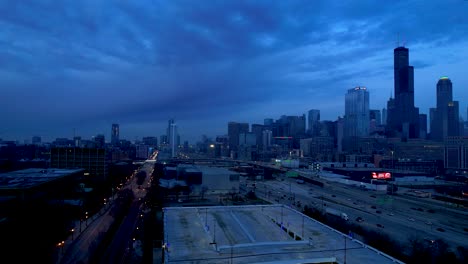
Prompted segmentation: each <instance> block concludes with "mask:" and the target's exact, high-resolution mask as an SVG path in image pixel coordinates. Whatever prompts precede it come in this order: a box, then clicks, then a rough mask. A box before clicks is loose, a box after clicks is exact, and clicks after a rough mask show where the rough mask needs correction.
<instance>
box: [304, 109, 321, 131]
mask: <svg viewBox="0 0 468 264" xmlns="http://www.w3.org/2000/svg"><path fill="white" fill-rule="evenodd" d="M307 123H308V126H309V127H308V134H309V135H311V136H313V137H315V136H318V135H319V133H320V131H319V130H320V110H317V109H311V110H309V116H308V117H307Z"/></svg>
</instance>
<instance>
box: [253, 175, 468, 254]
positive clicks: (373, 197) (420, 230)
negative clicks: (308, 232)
mask: <svg viewBox="0 0 468 264" xmlns="http://www.w3.org/2000/svg"><path fill="white" fill-rule="evenodd" d="M282 179H283V180H282V181H281V180H271V181H257V182H255V186H256V193H257V195H258V196H259V197H261V198H263V199H265V200H268V201H269V202H272V203H283V204H287V205H290V206H293V207H295V208H296V209H298V210H300V209H301V208H298V207H297V206H296V205H297V201H299V202H300V204H301V206H304V205H307V206H309V207H315V208H317V209H319V210H322V211H323V210H324V208H325V207H327V206H328V207H331V208H335V209H338V210H341V211H343V212H345V213H347V214H348V216H349V217H350V221H353V222H354V223H355V224H359V225H361V226H363V227H368V228H370V229H373V230H375V231H378V232H385V233H387V234H388V235H389V236H390V237H391V238H393V239H395V240H397V241H399V242H402V243H407V242H408V239H409V238H412V237H418V238H422V239H424V238H427V239H439V238H441V239H443V240H445V241H446V242H447V243H448V244H449V245H450V246H451V247H453V248H456V247H457V246H464V247H468V240H467V232H466V231H465V230H468V212H467V211H466V210H465V211H461V210H455V209H452V208H448V207H447V206H445V205H444V204H443V203H439V202H438V201H433V200H430V199H428V198H417V197H411V196H405V195H395V196H390V195H387V194H386V193H382V192H376V191H369V190H362V189H360V188H358V187H354V186H349V185H344V184H340V183H335V182H333V183H332V182H330V183H326V184H325V187H324V188H321V187H319V186H316V185H312V184H308V183H304V184H298V183H297V182H296V181H295V179H289V178H282ZM244 184H247V186H249V188H252V187H251V186H252V184H253V181H247V182H246V183H244ZM291 197H292V198H291ZM322 201H323V203H322ZM357 217H361V218H362V219H364V221H362V222H357V221H356V218H357ZM377 224H380V225H382V226H383V227H378V226H377ZM438 228H441V229H439V230H441V231H438Z"/></svg>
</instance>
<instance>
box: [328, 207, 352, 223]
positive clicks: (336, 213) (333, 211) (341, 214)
mask: <svg viewBox="0 0 468 264" xmlns="http://www.w3.org/2000/svg"><path fill="white" fill-rule="evenodd" d="M325 212H326V213H327V214H330V215H334V216H338V217H340V218H341V219H343V220H345V221H348V220H349V217H348V215H347V214H346V213H344V212H341V211H339V210H336V209H333V208H330V207H328V208H327V209H325Z"/></svg>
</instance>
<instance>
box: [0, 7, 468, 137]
mask: <svg viewBox="0 0 468 264" xmlns="http://www.w3.org/2000/svg"><path fill="white" fill-rule="evenodd" d="M467 14H468V1H466V0H447V1H440V0H434V1H427V0H422V1H356V0H350V1H345V0H339V1H238V0H236V1H234V0H233V1H214V0H190V1H172V0H171V1H154V0H147V1H130V0H115V1H100V0H89V1H85V0H80V1H75V0H69V1H66V0H64V1H55V0H48V1H46V0H44V1H17V0H12V1H7V0H3V1H0V91H1V93H0V138H2V139H18V140H21V141H22V140H24V139H30V138H31V136H33V135H40V136H42V137H43V139H45V140H51V139H54V138H56V137H70V138H71V137H72V136H73V131H75V133H76V135H81V136H82V137H84V138H90V137H91V136H93V135H96V134H98V133H104V134H105V135H106V138H107V140H109V139H110V128H111V124H112V123H119V124H120V127H121V137H122V138H126V139H130V140H134V139H136V138H141V137H143V136H150V135H157V136H159V135H161V134H163V133H164V131H165V127H166V126H167V120H168V119H169V118H174V119H176V122H177V124H178V126H179V131H180V134H181V136H182V138H183V140H184V139H188V140H190V141H191V142H193V141H195V140H197V139H199V137H200V135H201V134H206V135H209V136H215V135H219V134H225V133H227V122H228V121H243V122H249V123H262V122H263V119H264V118H268V117H271V118H279V116H280V115H282V114H286V115H300V114H303V113H306V111H307V110H309V109H320V110H321V115H322V119H328V120H335V119H336V118H337V116H340V115H343V112H344V94H345V92H346V90H347V89H349V88H352V87H354V86H357V85H362V86H366V87H368V89H369V91H370V96H371V108H377V109H381V108H383V107H384V106H385V105H386V100H387V99H388V98H389V96H390V94H391V92H392V90H393V49H394V48H395V47H396V45H397V42H398V39H400V44H401V43H404V44H405V46H406V47H408V48H409V49H410V64H412V65H413V66H414V67H415V90H416V105H417V106H418V107H420V112H423V113H428V109H429V107H432V106H434V105H435V85H436V83H437V80H438V78H439V77H440V76H442V75H446V76H449V77H450V79H451V80H452V82H453V85H454V97H455V99H456V100H458V101H460V112H461V116H462V117H463V118H466V111H467V110H466V109H467V103H468V74H467V73H468V71H467V68H468V15H467ZM398 36H400V37H398Z"/></svg>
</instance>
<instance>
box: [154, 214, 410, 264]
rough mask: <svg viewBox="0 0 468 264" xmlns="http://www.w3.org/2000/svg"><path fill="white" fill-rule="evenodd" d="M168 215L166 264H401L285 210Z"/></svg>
mask: <svg viewBox="0 0 468 264" xmlns="http://www.w3.org/2000/svg"><path fill="white" fill-rule="evenodd" d="M163 212H164V243H165V244H164V245H165V248H166V250H165V260H166V261H167V263H228V262H229V263H232V262H230V260H231V259H232V260H233V261H234V262H235V263H263V264H265V263H325V262H327V263H332V262H337V263H345V262H346V263H379V264H380V263H402V262H400V261H398V260H396V259H394V258H392V257H390V256H388V255H386V254H384V253H382V252H380V251H378V250H376V249H374V248H372V247H370V246H367V245H366V244H364V243H362V242H360V241H358V240H355V239H353V238H352V237H350V236H347V235H345V234H343V233H340V232H338V231H336V230H334V229H332V228H330V227H328V226H326V225H324V224H322V223H320V222H318V221H316V220H314V219H312V218H309V217H307V216H305V215H304V214H302V213H300V212H298V211H296V210H293V209H291V208H289V207H287V206H283V205H252V206H223V207H221V206H219V207H218V206H214V207H166V208H164V209H163ZM345 257H346V261H345Z"/></svg>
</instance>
